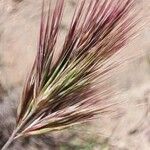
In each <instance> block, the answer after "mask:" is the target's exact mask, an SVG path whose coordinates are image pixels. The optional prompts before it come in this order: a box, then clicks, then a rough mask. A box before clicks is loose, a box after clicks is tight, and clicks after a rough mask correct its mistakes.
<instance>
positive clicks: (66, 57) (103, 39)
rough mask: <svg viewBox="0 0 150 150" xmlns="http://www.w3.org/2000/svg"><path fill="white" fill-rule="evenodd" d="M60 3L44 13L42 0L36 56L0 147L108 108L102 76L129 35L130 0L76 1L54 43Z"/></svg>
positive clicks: (86, 118)
mask: <svg viewBox="0 0 150 150" xmlns="http://www.w3.org/2000/svg"><path fill="white" fill-rule="evenodd" d="M64 3H65V0H56V2H55V8H54V9H51V8H52V7H51V0H50V2H49V10H48V12H47V13H45V4H44V2H43V7H42V17H41V26H40V38H39V44H38V50H37V55H36V58H35V61H34V64H33V67H32V69H31V72H30V74H29V76H28V79H27V81H26V84H25V86H24V90H23V94H22V98H21V100H20V104H19V107H18V113H17V121H16V128H15V129H14V132H13V133H12V136H11V137H10V139H9V140H8V142H7V143H6V144H5V145H4V147H3V148H2V150H6V149H7V148H8V147H9V145H10V144H11V142H12V141H13V140H15V139H17V138H19V137H24V136H32V135H37V134H44V133H47V132H51V131H59V130H62V129H65V128H68V127H70V126H72V125H75V124H79V123H83V122H86V121H89V120H91V119H93V118H95V117H96V116H98V115H101V114H103V113H106V112H107V111H108V110H107V109H108V108H109V107H111V104H110V105H109V104H107V105H106V104H105V101H106V100H108V99H111V96H110V95H111V94H110V93H111V92H112V91H111V86H109V85H107V79H109V78H110V77H111V70H112V69H113V68H114V67H116V64H115V63H110V62H111V59H112V57H113V56H114V55H117V54H118V53H120V52H121V48H122V47H123V46H124V45H125V44H126V43H127V42H128V40H129V38H130V37H131V36H132V32H131V30H132V28H133V27H134V25H135V21H133V20H134V17H135V16H134V15H133V14H132V13H131V11H133V8H134V4H135V1H134V0H79V2H78V4H77V7H76V9H75V12H74V15H73V17H72V21H71V24H70V27H69V29H68V31H67V34H66V37H65V39H64V42H63V45H62V46H61V47H59V46H57V47H56V45H57V41H58V37H59V36H60V34H59V31H60V24H61V22H62V18H63V12H64ZM58 50H59V52H60V54H59V57H58V58H57V59H56V57H55V52H56V51H58ZM54 59H55V60H54ZM114 62H115V61H114Z"/></svg>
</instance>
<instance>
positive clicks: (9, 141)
mask: <svg viewBox="0 0 150 150" xmlns="http://www.w3.org/2000/svg"><path fill="white" fill-rule="evenodd" d="M33 114H34V111H31V112H30V114H29V115H28V116H27V117H26V118H25V119H24V120H23V121H22V122H21V123H20V124H19V125H18V126H17V127H16V129H14V131H13V133H12V135H11V136H10V137H9V139H8V141H7V142H6V143H5V144H4V146H3V147H2V149H1V150H8V148H9V146H10V145H11V144H12V142H13V141H14V140H16V139H17V138H16V136H17V133H18V132H19V131H20V129H21V128H22V127H23V126H24V125H25V124H26V123H27V122H28V120H29V119H30V117H32V115H33Z"/></svg>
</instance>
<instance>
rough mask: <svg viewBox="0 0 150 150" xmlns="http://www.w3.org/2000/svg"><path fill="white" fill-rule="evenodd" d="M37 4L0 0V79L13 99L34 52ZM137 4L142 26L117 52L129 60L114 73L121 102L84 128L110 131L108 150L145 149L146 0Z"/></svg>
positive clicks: (148, 132)
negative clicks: (112, 114)
mask: <svg viewBox="0 0 150 150" xmlns="http://www.w3.org/2000/svg"><path fill="white" fill-rule="evenodd" d="M41 2H42V0H0V82H1V84H2V86H3V87H4V88H5V89H9V93H10V95H11V94H12V91H13V92H14V93H13V94H14V95H15V94H16V95H17V96H16V98H17V99H18V97H19V95H20V94H21V89H22V86H23V82H24V79H25V77H26V74H27V72H28V70H29V68H30V67H31V65H32V62H33V60H34V57H35V53H36V47H37V40H38V31H39V21H40V12H41ZM75 2H76V1H75V0H74V1H73V0H67V4H66V10H65V15H64V19H63V24H62V27H61V28H62V33H61V34H62V35H64V33H65V32H66V30H67V28H68V22H69V20H70V18H71V16H72V13H73V8H74V5H75ZM139 3H140V8H141V16H142V19H143V21H142V22H143V24H144V25H143V28H142V29H141V31H139V36H138V37H137V38H136V39H134V40H133V41H131V43H130V44H129V45H128V46H127V47H126V48H124V53H123V55H126V56H134V57H133V58H134V61H133V62H131V63H127V62H125V63H124V65H123V66H124V68H123V67H122V68H121V70H120V71H119V73H116V77H114V80H115V82H117V83H118V89H117V90H118V92H119V93H120V94H119V95H118V96H116V98H115V99H117V100H119V101H120V100H121V101H122V102H121V106H120V107H121V108H120V109H119V110H120V114H119V115H120V116H119V117H118V116H117V117H116V116H115V117H114V118H112V119H108V118H107V119H106V118H105V119H102V120H100V121H95V122H94V123H93V126H92V127H90V129H89V132H88V135H90V134H91V135H94V134H95V135H96V136H97V135H98V136H99V137H101V136H103V137H110V135H111V137H110V138H109V142H108V145H109V146H110V147H109V148H110V149H112V150H150V114H149V110H150V63H149V62H148V61H147V57H148V55H149V56H150V0H143V1H140V0H139ZM60 40H61V39H60ZM18 89H19V90H18ZM0 130H1V129H0ZM81 133H82V132H81ZM94 150H100V147H96V148H95V149H94Z"/></svg>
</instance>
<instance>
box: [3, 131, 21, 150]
mask: <svg viewBox="0 0 150 150" xmlns="http://www.w3.org/2000/svg"><path fill="white" fill-rule="evenodd" d="M18 131H19V128H16V129H15V130H14V131H13V133H12V135H11V136H10V137H9V139H8V141H7V142H6V143H5V145H4V146H3V147H2V149H1V150H7V149H8V148H9V146H10V145H11V144H12V142H13V141H14V138H15V136H16V134H17V132H18Z"/></svg>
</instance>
